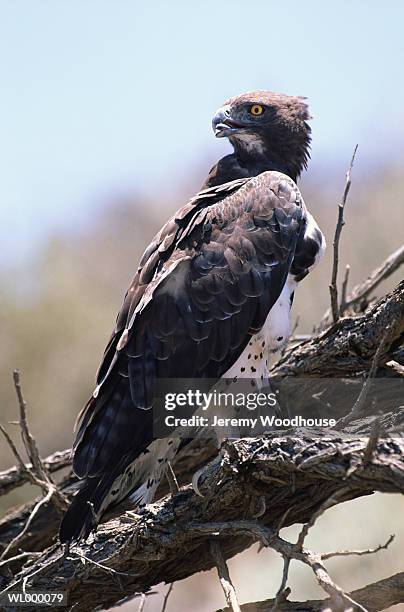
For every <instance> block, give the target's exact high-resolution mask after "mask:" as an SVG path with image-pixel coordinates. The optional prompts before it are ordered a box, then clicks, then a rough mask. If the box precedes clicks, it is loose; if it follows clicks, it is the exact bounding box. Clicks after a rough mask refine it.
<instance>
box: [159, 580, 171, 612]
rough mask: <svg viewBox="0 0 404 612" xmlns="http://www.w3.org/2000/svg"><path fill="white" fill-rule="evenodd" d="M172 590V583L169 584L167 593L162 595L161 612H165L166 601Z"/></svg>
mask: <svg viewBox="0 0 404 612" xmlns="http://www.w3.org/2000/svg"><path fill="white" fill-rule="evenodd" d="M173 588H174V582H172V583H171V584H170V586H169V587H168V591H167V593H166V594H165V595H164V600H163V607H162V608H161V612H166V609H167V604H168V599H169V597H170V595H171V592H172V590H173Z"/></svg>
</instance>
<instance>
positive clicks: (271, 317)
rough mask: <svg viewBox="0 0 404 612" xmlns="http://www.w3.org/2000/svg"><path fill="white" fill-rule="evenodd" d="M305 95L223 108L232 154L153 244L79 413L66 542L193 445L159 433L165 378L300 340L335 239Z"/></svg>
mask: <svg viewBox="0 0 404 612" xmlns="http://www.w3.org/2000/svg"><path fill="white" fill-rule="evenodd" d="M309 119H310V114H309V110H308V105H307V102H306V99H305V98H303V97H300V96H288V95H284V94H280V93H274V92H270V91H254V92H250V93H245V94H242V95H239V96H236V97H233V98H231V99H229V100H228V101H227V102H225V103H224V105H223V106H221V108H219V110H218V111H217V112H216V113H215V115H214V117H213V121H212V126H213V130H214V134H215V136H216V137H218V138H225V137H226V138H228V139H229V141H230V143H231V145H232V147H233V152H232V153H230V154H229V155H226V156H225V157H223V158H222V159H220V160H219V161H218V163H217V164H215V166H213V168H212V169H211V170H210V172H209V174H208V176H207V178H206V181H205V183H204V184H203V185H202V188H201V190H200V191H199V192H198V193H197V194H196V195H195V196H194V197H192V198H191V199H190V201H189V202H188V203H186V204H185V206H183V207H182V208H180V209H179V210H178V211H177V212H176V213H175V214H174V215H173V216H172V217H171V219H169V221H168V222H167V223H166V224H165V225H164V226H163V227H162V229H161V230H160V231H159V232H158V234H157V235H156V236H155V237H154V239H153V240H152V242H151V243H150V245H149V246H148V247H147V248H146V250H145V252H144V254H143V256H142V258H141V260H140V263H139V265H138V268H137V271H136V274H135V276H134V279H133V281H132V283H131V285H130V287H129V289H128V291H127V293H126V295H125V299H124V302H123V306H122V308H121V310H120V312H119V313H118V317H117V320H116V325H115V328H114V331H113V333H112V335H111V337H110V340H109V342H108V344H107V347H106V349H105V352H104V356H103V359H102V362H101V365H100V367H99V370H98V373H97V379H96V388H95V390H94V393H93V394H92V396H91V398H90V399H89V401H88V403H87V404H86V406H85V407H84V409H83V411H82V413H81V414H80V415H79V425H78V431H77V435H76V440H75V445H74V457H73V469H74V472H75V473H76V475H77V476H78V477H79V478H80V479H82V482H81V486H80V488H79V490H78V492H77V493H76V495H75V496H74V498H73V500H72V502H71V505H70V507H69V508H68V510H67V512H66V514H65V516H64V518H63V520H62V523H61V527H60V534H59V535H60V541H61V542H62V543H66V542H67V543H69V542H72V541H77V540H79V539H81V538H86V537H88V535H89V534H90V532H91V531H92V530H94V529H95V528H96V526H97V524H98V522H99V520H100V518H101V516H102V515H103V514H104V513H105V511H106V510H107V508H109V507H112V506H114V505H116V504H118V503H119V502H120V501H121V500H122V499H124V498H125V497H128V496H130V499H131V500H133V502H134V504H135V505H136V507H139V506H144V505H146V504H148V503H150V502H151V501H152V500H153V497H154V495H155V492H156V489H157V487H158V485H159V482H160V480H161V479H162V477H163V475H164V473H165V470H166V468H167V462H169V461H171V460H172V459H173V457H174V456H175V454H176V453H177V452H178V448H179V446H180V444H181V441H180V439H173V438H165V439H154V438H153V417H152V412H153V411H152V410H151V408H152V406H153V400H154V389H155V382H156V380H158V379H170V378H191V379H216V380H217V379H220V378H224V377H229V378H233V377H238V376H239V377H243V376H244V377H251V378H256V379H258V380H262V379H264V378H267V377H268V374H269V370H268V358H269V354H270V353H271V352H275V351H277V350H279V349H280V348H281V347H282V346H284V345H285V343H286V342H287V339H288V336H289V335H290V331H291V324H290V310H291V305H292V301H293V295H294V291H295V289H296V287H297V285H298V283H299V282H300V281H301V280H302V279H303V278H304V277H305V276H306V275H307V274H308V273H309V272H310V270H311V269H312V268H313V267H314V266H315V265H316V264H317V262H318V260H319V258H320V257H321V255H322V253H323V251H324V249H325V240H324V237H323V234H322V233H321V231H320V229H319V227H318V226H317V224H316V222H315V220H314V219H313V217H312V216H311V214H310V213H309V212H308V210H307V208H306V205H305V203H304V201H303V198H302V196H301V193H300V191H299V189H298V187H297V185H296V181H297V179H298V177H299V176H300V174H301V172H302V171H303V169H305V168H306V167H307V163H308V160H309V157H310V155H309V150H310V141H311V130H310V126H309V124H308V121H309Z"/></svg>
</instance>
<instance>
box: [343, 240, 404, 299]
mask: <svg viewBox="0 0 404 612" xmlns="http://www.w3.org/2000/svg"><path fill="white" fill-rule="evenodd" d="M403 264H404V245H402V246H401V247H399V248H398V249H397V250H396V251H394V253H392V254H391V255H389V256H388V257H387V259H385V260H384V262H383V263H382V264H381V265H380V266H379V267H378V268H376V269H375V270H373V272H372V273H371V274H370V275H369V276H368V278H367V279H366V280H365V281H364V282H363V283H360V284H359V285H356V287H354V288H353V289H352V291H351V293H350V294H349V295H348V298H347V300H346V304H345V307H346V308H349V307H350V306H353V305H354V304H357V303H358V302H360V301H362V300H364V299H365V298H367V297H368V296H369V294H370V293H372V291H374V289H376V287H377V286H378V285H379V284H380V283H381V282H382V281H384V280H386V278H388V277H389V276H391V275H392V274H393V273H394V272H395V271H396V270H398V268H399V267H400V266H402V265H403Z"/></svg>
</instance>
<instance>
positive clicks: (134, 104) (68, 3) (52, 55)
mask: <svg viewBox="0 0 404 612" xmlns="http://www.w3.org/2000/svg"><path fill="white" fill-rule="evenodd" d="M403 24H404V2H401V1H400V0H387V1H385V2H380V1H379V0H355V1H351V2H350V1H348V0H346V1H344V0H338V1H335V2H324V1H321V0H306V1H305V2H301V1H293V0H289V1H283V2H279V1H275V0H266V1H265V0H256V1H254V0H252V1H250V0H248V1H246V0H243V1H241V0H240V1H236V0H220V1H210V0H209V1H204V2H198V3H197V2H189V1H186V0H170V1H166V2H163V1H161V0H160V1H159V0H155V1H154V2H153V3H151V2H147V1H144V0H142V1H141V2H140V1H136V0H0V57H1V60H0V62H1V63H0V82H1V89H2V92H1V96H0V109H1V112H0V167H1V181H0V202H1V216H2V224H1V225H2V229H3V232H2V233H3V236H2V252H3V256H2V258H3V261H4V258H8V256H9V255H10V253H12V254H14V255H15V254H17V253H18V254H19V255H24V253H27V252H29V250H30V248H32V244H37V243H38V240H39V239H40V238H41V237H43V236H44V235H46V233H47V232H49V230H51V229H53V228H55V227H72V226H74V225H75V224H81V223H83V221H86V220H88V218H89V214H96V211H97V206H100V204H101V203H102V202H105V200H106V199H108V196H109V194H115V193H127V192H130V191H133V192H136V191H138V192H139V191H146V192H147V193H149V194H151V195H153V194H158V195H161V194H162V193H168V194H170V196H171V197H173V196H174V195H175V193H176V192H179V191H180V187H181V185H184V183H186V182H187V181H186V176H187V174H188V173H189V172H190V173H192V172H196V171H197V170H198V171H200V164H201V163H206V166H208V163H209V161H211V160H213V159H215V158H218V157H219V156H220V155H222V154H223V152H224V151H225V150H227V147H226V144H225V143H224V142H220V141H217V140H215V139H214V138H213V134H212V132H211V128H210V119H211V115H212V113H213V111H214V110H215V109H216V108H217V107H218V106H219V105H220V104H221V103H222V102H223V101H224V100H225V99H226V98H227V97H229V96H232V95H235V94H237V93H241V92H243V91H246V90H250V89H258V88H259V89H273V90H279V91H282V92H285V93H290V94H301V95H306V96H308V98H309V101H310V105H311V109H312V113H313V115H314V120H313V123H312V127H313V161H312V165H311V168H312V172H315V170H316V168H318V167H320V166H322V165H324V164H325V165H327V164H330V163H333V162H334V161H335V162H342V161H343V162H344V163H345V162H347V160H348V159H349V157H350V155H351V152H352V148H353V145H354V144H355V143H356V142H359V144H360V152H361V158H360V159H361V163H378V162H380V161H382V160H383V158H385V157H386V156H387V155H388V154H390V155H393V156H394V157H395V158H402V157H403V156H402V152H403V142H404V121H403V119H404V78H403V73H404V69H403V63H404V36H403ZM187 186H188V185H187ZM171 197H170V198H169V199H171ZM178 204H179V205H180V204H181V202H178Z"/></svg>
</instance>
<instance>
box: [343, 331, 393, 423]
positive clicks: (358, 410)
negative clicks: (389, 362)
mask: <svg viewBox="0 0 404 612" xmlns="http://www.w3.org/2000/svg"><path fill="white" fill-rule="evenodd" d="M388 333H389V327H387V329H386V331H385V333H384V336H383V337H382V339H381V341H380V344H379V346H378V347H377V350H376V352H375V354H374V357H373V361H372V365H371V367H370V370H369V374H368V376H367V377H366V380H365V382H364V383H363V385H362V389H361V392H360V393H359V396H358V398H357V400H356V402H355V404H354V405H353V407H352V410H351V411H350V412H349V413H348V414H347V415H346V416H344V417H342V418H341V419H339V421H337V424H336V428H341V427H344V426H345V425H347V424H348V423H350V422H351V421H354V420H355V419H357V418H359V417H361V416H363V412H364V408H365V405H366V399H367V397H368V395H369V391H370V388H371V385H372V382H373V379H374V377H375V375H376V372H377V368H378V367H379V361H380V357H381V354H382V351H383V349H384V346H385V343H386V339H387V336H388Z"/></svg>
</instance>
